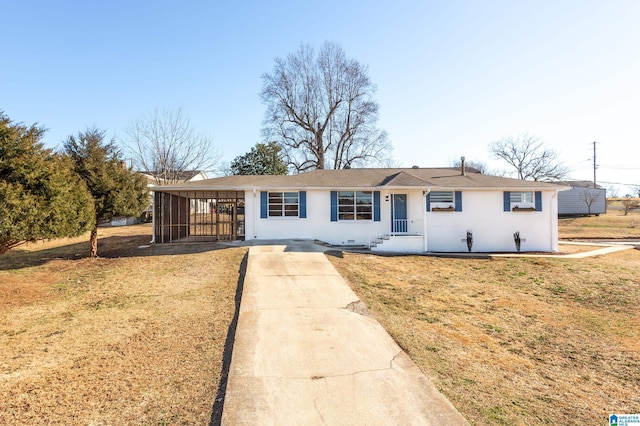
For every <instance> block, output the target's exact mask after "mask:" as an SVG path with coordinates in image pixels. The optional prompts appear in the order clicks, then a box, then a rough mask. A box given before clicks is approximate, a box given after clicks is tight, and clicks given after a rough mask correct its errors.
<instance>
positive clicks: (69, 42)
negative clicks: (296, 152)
mask: <svg viewBox="0 0 640 426" xmlns="http://www.w3.org/2000/svg"><path fill="white" fill-rule="evenodd" d="M222 3H223V2H217V1H185V2H168V1H109V2H93V1H64V0H60V1H31V0H20V1H5V2H4V4H3V5H2V17H1V21H2V25H0V40H1V41H2V46H3V51H2V63H1V65H0V109H2V110H4V112H5V113H6V114H7V115H8V116H9V117H10V118H11V119H12V120H15V121H19V122H25V123H27V124H31V123H34V122H38V123H40V124H42V125H44V126H45V127H47V128H48V129H49V131H48V132H47V134H46V137H45V141H46V144H47V145H48V146H50V147H55V146H59V145H60V143H61V142H62V141H63V140H64V139H66V137H67V136H68V135H70V134H75V133H77V132H78V131H80V130H84V129H85V128H86V127H87V126H89V125H94V124H95V125H97V126H98V127H100V128H103V129H106V130H107V133H108V135H110V136H116V137H124V131H123V130H124V128H125V127H126V125H127V124H128V123H130V122H131V121H132V120H134V119H136V118H138V117H140V116H141V115H143V114H146V113H148V112H150V111H151V110H153V109H154V108H155V107H160V108H171V109H173V108H177V107H180V106H181V107H182V108H183V110H184V112H185V114H186V116H187V117H188V118H190V120H191V121H192V124H193V125H194V126H195V127H196V128H197V129H198V130H200V131H202V132H205V133H208V134H210V135H211V136H213V138H214V140H215V142H216V144H217V146H218V147H219V148H220V149H221V150H222V151H223V153H224V159H225V160H227V161H230V160H231V159H233V158H234V157H235V156H237V155H240V154H244V153H245V152H247V151H248V150H249V149H250V148H251V147H252V146H253V145H254V144H255V143H256V142H258V141H260V137H261V136H260V129H261V126H262V120H263V116H264V111H265V108H264V105H263V104H262V103H261V101H260V98H259V92H260V89H261V86H262V80H261V75H262V74H263V73H265V72H270V71H271V70H272V68H273V63H274V62H273V60H274V58H275V57H278V56H286V55H287V54H288V53H290V52H292V51H294V50H295V49H296V48H297V47H298V46H299V45H300V44H301V43H309V44H311V45H313V46H316V47H319V46H320V44H321V43H322V42H323V41H326V40H330V41H334V42H337V43H339V44H341V45H342V47H343V48H344V50H345V51H346V53H347V55H348V56H349V57H352V58H355V59H357V60H359V61H360V62H361V63H363V64H367V65H368V66H369V72H370V77H371V79H372V81H373V82H374V83H375V84H376V85H377V87H378V91H377V100H378V102H379V104H380V112H381V115H380V123H379V124H380V126H381V127H382V128H384V129H386V130H387V131H388V133H389V136H390V139H391V141H392V143H393V145H394V158H395V159H396V160H397V161H398V163H399V164H401V165H404V166H411V165H414V164H417V165H420V166H423V167H437V166H449V165H450V164H451V163H452V162H453V161H455V160H457V159H458V158H459V157H460V156H462V155H465V156H466V157H467V159H470V160H477V161H483V162H486V163H487V164H489V165H490V166H492V167H502V168H504V166H501V163H499V162H497V161H496V160H493V159H491V157H490V154H489V152H488V149H487V147H488V145H489V144H490V143H491V142H493V141H495V140H497V139H500V138H502V137H505V136H509V135H518V134H521V133H533V134H536V135H538V136H540V137H542V138H543V139H544V140H545V141H546V144H547V145H548V146H550V147H552V148H554V149H556V150H557V151H559V152H560V154H561V157H562V158H563V159H564V161H565V162H566V164H567V165H568V166H569V167H570V168H571V170H572V173H571V175H572V177H574V178H580V179H582V178H583V179H592V178H593V166H592V164H593V163H592V160H591V158H592V155H593V151H592V148H593V147H592V142H593V141H597V142H599V144H598V151H597V158H598V164H599V169H598V181H599V182H603V184H605V185H607V184H608V183H609V182H618V183H629V184H635V183H640V161H639V157H640V1H637V0H628V1H622V0H607V1H604V0H599V1H589V0H576V1H571V0H561V1H558V0H551V1H547V0H539V1H533V0H532V1H526V0H518V1H512V0H504V1H495V0H487V1H475V0H469V1H449V0H447V1H445V0H442V1H437V2H436V1H402V0H400V1H394V2H390V1H360V0H357V1H323V2H318V1H314V2H307V1H295V2H289V1H281V2H264V1H234V2H224V4H222ZM276 3H277V5H275V4H276ZM626 191H628V190H627V189H626V188H623V189H622V191H621V192H622V194H624V193H625V192H626ZM622 194H621V195H622Z"/></svg>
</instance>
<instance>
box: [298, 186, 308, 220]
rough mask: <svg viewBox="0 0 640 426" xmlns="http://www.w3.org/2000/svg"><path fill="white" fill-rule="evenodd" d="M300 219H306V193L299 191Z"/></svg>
mask: <svg viewBox="0 0 640 426" xmlns="http://www.w3.org/2000/svg"><path fill="white" fill-rule="evenodd" d="M299 202H300V215H299V216H300V219H306V217H307V191H300V198H299Z"/></svg>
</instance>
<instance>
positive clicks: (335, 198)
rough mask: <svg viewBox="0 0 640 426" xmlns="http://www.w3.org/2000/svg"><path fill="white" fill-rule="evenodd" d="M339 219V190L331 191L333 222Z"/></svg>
mask: <svg viewBox="0 0 640 426" xmlns="http://www.w3.org/2000/svg"><path fill="white" fill-rule="evenodd" d="M337 221H338V191H331V222H337Z"/></svg>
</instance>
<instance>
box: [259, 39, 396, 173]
mask: <svg viewBox="0 0 640 426" xmlns="http://www.w3.org/2000/svg"><path fill="white" fill-rule="evenodd" d="M262 80H263V87H262V92H261V97H262V100H263V102H264V103H265V104H266V106H267V112H266V115H265V122H264V128H263V132H264V135H265V138H266V140H269V141H271V140H275V141H277V142H278V143H280V144H281V145H282V147H283V151H284V154H285V156H286V159H287V162H288V164H289V165H290V166H292V167H293V168H294V169H295V170H296V171H297V172H303V171H306V170H313V169H343V168H347V167H355V166H363V165H366V164H385V165H386V164H387V163H388V162H389V161H390V155H391V144H390V142H389V140H388V138H387V134H386V132H385V131H383V130H381V129H379V128H378V127H377V121H378V108H379V107H378V104H377V102H376V101H375V100H374V97H373V95H374V93H375V86H374V85H373V84H372V83H371V80H370V79H369V75H368V69H367V67H366V66H363V65H361V64H360V63H359V62H358V61H356V60H355V59H349V58H347V57H346V55H345V53H344V50H343V49H342V47H341V46H340V45H338V44H335V43H330V42H326V43H324V44H323V45H322V46H321V48H320V50H319V51H318V52H317V54H316V51H315V50H314V49H313V48H312V47H310V46H308V45H301V46H300V48H299V49H298V50H297V51H296V52H294V53H291V54H289V55H288V56H287V57H286V58H284V59H283V58H276V59H275V66H274V68H273V71H272V72H271V73H268V74H264V75H263V76H262Z"/></svg>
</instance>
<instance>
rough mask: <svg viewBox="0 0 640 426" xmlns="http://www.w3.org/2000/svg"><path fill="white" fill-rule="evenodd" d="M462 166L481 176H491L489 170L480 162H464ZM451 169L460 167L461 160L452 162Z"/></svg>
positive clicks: (485, 164)
mask: <svg viewBox="0 0 640 426" xmlns="http://www.w3.org/2000/svg"><path fill="white" fill-rule="evenodd" d="M464 165H465V167H467V168H470V169H473V170H477V171H478V172H479V173H482V174H483V175H489V174H491V171H490V170H489V167H488V166H487V163H484V162H482V161H474V160H465V162H464ZM451 167H455V168H460V167H462V161H461V160H456V161H454V162H453V164H452V165H451Z"/></svg>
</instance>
